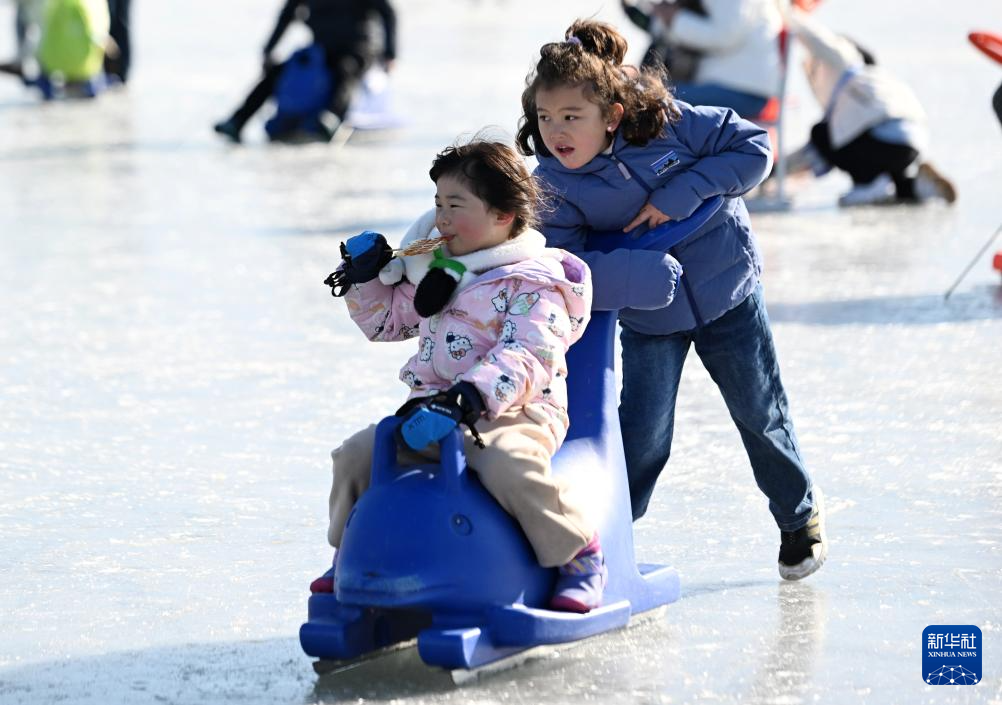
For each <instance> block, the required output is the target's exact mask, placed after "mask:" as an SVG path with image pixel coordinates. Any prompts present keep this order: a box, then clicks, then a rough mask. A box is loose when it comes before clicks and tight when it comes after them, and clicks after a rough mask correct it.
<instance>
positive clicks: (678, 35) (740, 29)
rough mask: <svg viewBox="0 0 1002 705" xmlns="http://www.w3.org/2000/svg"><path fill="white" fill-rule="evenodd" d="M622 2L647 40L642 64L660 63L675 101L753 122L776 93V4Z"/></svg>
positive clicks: (779, 20)
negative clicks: (714, 107)
mask: <svg viewBox="0 0 1002 705" xmlns="http://www.w3.org/2000/svg"><path fill="white" fill-rule="evenodd" d="M622 3H623V8H624V10H625V11H626V13H627V16H628V17H629V18H630V20H631V21H633V23H634V24H636V25H637V26H639V27H640V28H641V29H643V30H644V31H646V32H648V33H649V34H650V35H651V39H652V43H651V47H650V48H649V49H648V50H647V54H646V55H645V57H644V64H645V65H651V64H652V63H653V62H657V63H663V64H665V66H666V68H667V69H668V72H669V78H670V79H671V83H672V87H671V91H672V94H673V95H674V96H675V97H676V98H679V99H681V100H684V101H685V102H687V103H690V104H692V105H717V106H721V107H724V108H731V109H732V110H734V112H736V113H737V114H738V115H740V116H741V117H744V118H748V119H754V118H755V117H756V116H758V115H759V114H760V113H761V112H762V109H763V108H765V105H766V103H768V102H769V99H770V98H771V97H772V96H774V95H776V94H777V93H778V92H779V83H780V78H781V57H780V47H779V35H780V31H781V30H782V28H783V15H782V13H781V12H780V7H779V5H778V4H777V0H676V1H675V2H649V3H646V4H640V3H638V2H637V0H622Z"/></svg>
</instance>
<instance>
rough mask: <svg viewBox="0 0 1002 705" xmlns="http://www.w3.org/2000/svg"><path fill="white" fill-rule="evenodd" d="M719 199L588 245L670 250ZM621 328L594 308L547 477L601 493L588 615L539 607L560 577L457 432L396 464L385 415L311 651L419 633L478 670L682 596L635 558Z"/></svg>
mask: <svg viewBox="0 0 1002 705" xmlns="http://www.w3.org/2000/svg"><path fill="white" fill-rule="evenodd" d="M722 202H723V199H722V198H719V197H718V198H715V199H712V200H710V201H707V202H706V203H705V204H703V205H702V206H701V207H700V208H699V209H698V210H697V211H696V213H694V214H693V216H692V217H691V218H688V219H686V220H683V221H678V222H670V223H666V224H665V225H663V226H660V227H659V228H656V229H654V230H652V231H650V232H649V233H647V234H645V235H644V236H642V237H640V238H637V239H631V238H624V237H623V236H622V234H621V233H620V234H619V236H618V237H615V236H614V235H613V234H606V235H598V234H596V235H594V236H593V237H591V238H589V239H590V240H591V241H595V242H597V243H599V244H600V245H604V244H608V243H607V241H608V240H609V239H610V238H615V241H616V244H617V245H618V246H619V247H628V248H643V249H659V250H666V249H667V248H668V247H672V246H674V245H675V244H677V243H678V242H679V241H680V240H681V239H683V238H684V237H686V236H687V235H691V234H693V233H695V232H697V231H698V230H699V229H700V228H701V227H702V226H703V225H705V224H706V223H707V221H708V220H709V219H710V218H711V217H712V216H713V214H714V213H715V212H716V211H717V209H719V207H720V205H721V203H722ZM666 243H667V244H666ZM615 327H616V313H615V311H597V312H595V313H594V314H593V316H592V319H591V322H590V323H589V325H588V328H587V330H586V331H585V333H584V336H583V337H582V339H581V340H580V341H579V342H577V343H576V344H575V345H574V346H573V347H572V348H571V350H570V351H569V354H568V367H569V370H570V372H569V375H568V378H567V382H568V393H569V411H570V419H571V424H570V431H569V434H568V436H567V440H566V441H565V442H564V444H563V446H562V447H561V449H560V451H559V452H558V453H557V454H556V456H555V457H554V459H553V472H554V473H555V474H557V475H563V476H566V477H568V478H570V482H571V484H572V485H577V486H582V487H587V488H588V490H589V494H590V496H592V497H594V498H599V500H598V502H597V504H598V506H591V507H590V509H591V510H592V512H593V517H594V522H595V525H596V527H597V528H598V532H599V535H600V536H601V538H602V547H603V550H604V551H605V556H606V562H607V565H608V568H609V582H608V584H607V586H606V590H605V596H604V604H603V606H602V607H600V608H598V609H595V610H592V611H591V612H589V613H588V614H570V613H565V612H555V611H552V610H548V609H545V608H544V607H543V606H544V605H545V604H546V603H547V601H548V599H549V597H550V594H551V591H552V589H553V585H554V581H555V579H556V571H555V570H554V569H552V568H550V569H547V568H542V567H540V566H539V564H538V563H537V562H536V559H535V556H534V554H533V552H532V549H531V548H530V546H529V543H528V541H527V540H526V538H525V536H524V535H523V533H522V531H521V529H520V528H519V527H518V525H517V524H516V523H515V521H514V520H513V519H512V518H511V517H510V516H509V515H508V514H507V513H506V512H505V511H504V510H502V509H501V508H500V506H499V505H498V504H497V503H496V502H495V501H494V499H493V498H492V497H491V496H490V495H489V494H488V493H487V492H486V491H485V490H484V489H483V487H482V486H481V485H480V483H479V481H478V480H477V477H476V474H475V473H472V472H470V471H469V468H467V465H466V458H465V456H464V453H463V447H462V440H461V439H462V436H461V432H460V431H458V430H457V431H456V432H454V433H452V434H450V435H448V436H446V437H445V438H444V439H443V440H442V444H441V451H442V453H441V456H442V460H441V463H440V464H438V465H436V464H428V465H419V466H413V467H400V466H399V465H398V464H397V459H396V441H395V439H394V430H395V429H396V427H397V426H398V425H399V423H400V419H399V418H397V417H388V418H386V419H383V421H382V422H380V424H379V426H378V427H377V432H376V448H375V453H374V457H373V463H372V484H371V486H370V488H369V490H368V491H367V492H365V494H363V495H362V497H361V499H360V500H359V502H358V504H357V505H356V506H355V508H354V510H353V511H352V513H351V515H350V517H349V519H348V523H347V526H346V528H345V532H344V537H343V540H342V544H341V547H340V550H339V551H338V552H337V565H336V576H337V578H336V583H337V592H336V594H315V595H312V596H311V597H310V600H309V621H307V622H306V623H305V624H303V626H302V628H301V629H300V632H299V638H300V642H301V644H302V647H303V650H304V651H305V652H306V653H307V654H309V655H311V656H315V657H319V658H321V659H335V660H341V659H352V658H356V657H359V656H362V655H364V654H366V653H368V652H371V651H374V650H376V649H379V648H381V647H386V646H390V645H392V644H394V643H397V642H400V641H404V640H408V639H412V638H414V637H417V645H418V651H419V654H420V656H421V658H422V659H423V660H424V661H425V662H426V663H428V664H431V665H435V666H442V667H445V668H449V669H462V668H474V667H477V666H481V665H484V664H487V663H490V662H492V661H495V660H497V659H500V658H503V657H506V656H510V655H514V654H516V653H518V652H520V651H523V650H525V649H528V648H531V647H534V646H538V645H543V644H555V643H561V642H568V641H574V640H577V639H582V638H584V637H588V636H591V635H594V634H597V633H599V632H604V631H607V630H610V629H615V628H619V627H623V626H625V625H626V624H627V622H628V621H629V619H630V616H631V615H633V614H638V613H640V612H644V611H646V610H650V609H652V608H655V607H658V606H660V605H664V604H667V603H670V602H674V601H675V600H677V599H678V597H679V578H678V574H677V573H676V571H675V570H674V569H673V568H671V567H666V566H657V565H643V564H641V565H637V564H636V563H635V561H634V556H633V527H632V522H631V512H630V498H629V490H628V487H627V481H626V468H625V462H624V459H623V446H622V437H621V435H620V430H619V415H618V413H617V394H616V380H615V374H614V354H613V350H614V338H613V336H614V334H615ZM592 504H593V505H594V504H596V503H595V502H593V503H592Z"/></svg>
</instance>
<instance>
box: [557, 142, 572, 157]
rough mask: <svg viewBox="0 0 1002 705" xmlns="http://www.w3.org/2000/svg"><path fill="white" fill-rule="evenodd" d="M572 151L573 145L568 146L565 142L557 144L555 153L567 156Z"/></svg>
mask: <svg viewBox="0 0 1002 705" xmlns="http://www.w3.org/2000/svg"><path fill="white" fill-rule="evenodd" d="M573 151H574V148H573V147H568V146H567V145H565V144H558V145H557V154H559V155H560V156H561V157H566V156H569V155H570V154H571V153H572V152H573Z"/></svg>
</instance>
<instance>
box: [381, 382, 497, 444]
mask: <svg viewBox="0 0 1002 705" xmlns="http://www.w3.org/2000/svg"><path fill="white" fill-rule="evenodd" d="M483 412H484V402H483V399H482V398H481V396H480V392H478V391H477V388H476V387H474V386H473V385H472V384H470V383H469V382H459V383H458V384H455V385H453V386H452V387H451V388H449V390H448V391H445V392H441V393H439V394H436V395H434V396H431V397H425V398H423V399H411V400H410V401H408V402H407V403H406V404H404V405H403V406H402V407H400V409H399V410H398V411H397V416H402V417H403V421H402V422H401V423H400V427H399V429H398V431H397V432H398V434H399V439H400V440H401V441H403V442H404V443H405V444H406V445H407V446H409V447H410V448H413V449H414V450H422V449H424V448H425V447H427V446H428V445H429V444H431V443H436V442H438V441H440V440H442V439H443V438H445V436H447V435H448V434H450V433H452V430H453V429H454V428H456V426H458V425H459V424H461V423H462V424H465V425H466V426H467V427H468V428H469V429H470V432H471V433H472V434H473V438H474V440H475V442H476V444H477V446H478V447H480V448H483V447H484V442H483V440H482V439H481V438H480V434H479V433H478V432H477V429H476V426H475V424H476V422H477V420H478V419H479V418H480V416H481V415H482V414H483Z"/></svg>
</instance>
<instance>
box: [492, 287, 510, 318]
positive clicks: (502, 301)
mask: <svg viewBox="0 0 1002 705" xmlns="http://www.w3.org/2000/svg"><path fill="white" fill-rule="evenodd" d="M491 303H492V304H494V310H495V311H497V312H498V313H504V312H505V311H507V310H508V290H507V289H502V290H501V291H499V292H498V295H497V296H495V297H494V298H493V299H491Z"/></svg>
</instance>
